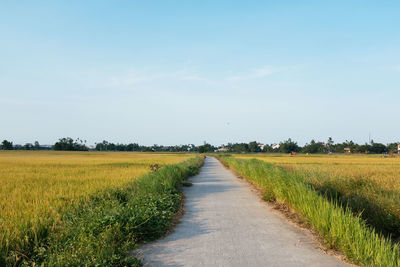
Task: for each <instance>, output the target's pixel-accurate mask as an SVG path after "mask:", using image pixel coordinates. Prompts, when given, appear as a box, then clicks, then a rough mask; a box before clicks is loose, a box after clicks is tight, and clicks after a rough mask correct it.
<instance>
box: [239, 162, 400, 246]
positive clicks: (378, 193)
mask: <svg viewBox="0 0 400 267" xmlns="http://www.w3.org/2000/svg"><path fill="white" fill-rule="evenodd" d="M237 157H238V158H248V157H254V156H250V155H243V156H241V155H239V156H237ZM256 158H258V159H261V160H263V161H266V162H269V163H273V164H274V165H276V166H278V167H281V168H283V169H285V170H288V171H290V172H293V173H296V174H298V175H300V177H301V178H302V179H304V181H306V182H307V183H309V184H311V185H312V186H313V187H314V188H316V189H317V190H318V191H319V192H321V193H323V194H325V195H326V196H328V197H329V198H333V199H335V200H336V201H340V202H341V203H342V204H344V205H348V206H350V207H351V208H352V209H353V211H354V212H355V213H361V216H362V217H363V218H364V219H365V220H366V221H367V222H368V223H369V224H370V225H371V226H373V227H374V228H376V229H377V230H379V231H381V232H383V233H384V234H385V235H387V236H391V237H392V238H393V240H395V241H398V239H399V237H400V157H383V156H382V155H295V156H289V155H279V156H277V155H268V154H267V155H259V156H256Z"/></svg>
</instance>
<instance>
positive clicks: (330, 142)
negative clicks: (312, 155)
mask: <svg viewBox="0 0 400 267" xmlns="http://www.w3.org/2000/svg"><path fill="white" fill-rule="evenodd" d="M326 148H327V149H328V151H329V152H332V151H333V150H334V142H333V139H332V137H329V138H328V141H327V142H326Z"/></svg>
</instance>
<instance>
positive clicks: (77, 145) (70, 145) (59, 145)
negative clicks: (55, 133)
mask: <svg viewBox="0 0 400 267" xmlns="http://www.w3.org/2000/svg"><path fill="white" fill-rule="evenodd" d="M53 149H54V150H64V151H87V150H88V148H87V147H86V146H85V145H84V144H83V141H82V140H80V139H79V138H78V139H76V140H75V141H74V140H73V139H72V138H71V137H66V138H60V139H59V140H58V142H56V143H55V144H54V146H53Z"/></svg>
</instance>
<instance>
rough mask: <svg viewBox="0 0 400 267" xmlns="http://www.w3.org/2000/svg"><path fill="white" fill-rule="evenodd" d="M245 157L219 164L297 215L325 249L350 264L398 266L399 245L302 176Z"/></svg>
mask: <svg viewBox="0 0 400 267" xmlns="http://www.w3.org/2000/svg"><path fill="white" fill-rule="evenodd" d="M242 157H243V156H242ZM244 157H246V158H247V159H238V158H235V157H228V156H222V157H221V160H222V162H223V163H224V164H226V165H227V166H229V167H230V168H232V169H234V170H235V171H236V172H238V173H239V174H240V175H242V176H244V177H246V178H247V179H248V180H249V181H251V182H252V183H254V184H256V185H257V186H258V187H260V188H261V189H262V190H263V191H264V198H265V200H268V201H278V202H281V203H284V204H285V205H287V206H289V207H290V208H291V209H293V210H294V211H296V212H297V213H298V214H299V215H300V216H301V217H302V219H303V220H304V222H305V223H307V224H308V225H310V227H312V228H314V229H315V230H316V231H317V232H318V233H319V235H320V236H321V237H322V238H323V239H324V242H325V244H326V245H327V246H329V247H332V248H335V249H337V250H340V251H342V252H343V253H344V254H345V255H346V257H347V258H348V259H349V260H351V261H353V262H354V263H357V264H361V265H364V266H399V265H400V255H399V253H400V252H399V247H398V245H396V244H393V243H392V242H391V240H390V239H388V238H386V237H384V236H383V235H382V234H380V233H378V232H377V231H375V229H374V228H371V227H369V226H368V225H367V223H366V222H365V221H364V220H363V219H362V218H361V217H360V216H358V215H354V212H353V211H352V210H351V209H350V208H348V207H346V206H343V205H341V203H338V202H337V201H336V200H335V199H332V198H329V197H327V196H326V195H324V194H321V192H319V191H318V190H316V189H315V188H314V187H313V185H312V184H311V183H309V182H308V181H306V180H304V175H303V174H302V173H300V174H299V173H297V172H292V171H289V170H287V169H284V168H282V167H279V166H276V165H274V164H272V163H268V162H264V161H261V160H257V159H248V158H249V156H244ZM288 160H291V159H288Z"/></svg>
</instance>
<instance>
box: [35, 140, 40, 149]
mask: <svg viewBox="0 0 400 267" xmlns="http://www.w3.org/2000/svg"><path fill="white" fill-rule="evenodd" d="M34 148H35V149H36V150H39V149H40V144H39V142H38V141H35V143H34Z"/></svg>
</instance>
